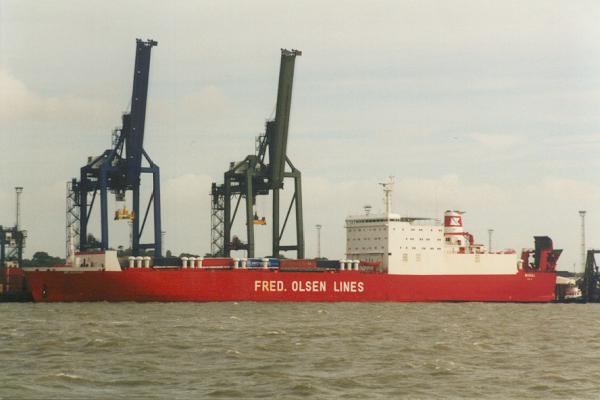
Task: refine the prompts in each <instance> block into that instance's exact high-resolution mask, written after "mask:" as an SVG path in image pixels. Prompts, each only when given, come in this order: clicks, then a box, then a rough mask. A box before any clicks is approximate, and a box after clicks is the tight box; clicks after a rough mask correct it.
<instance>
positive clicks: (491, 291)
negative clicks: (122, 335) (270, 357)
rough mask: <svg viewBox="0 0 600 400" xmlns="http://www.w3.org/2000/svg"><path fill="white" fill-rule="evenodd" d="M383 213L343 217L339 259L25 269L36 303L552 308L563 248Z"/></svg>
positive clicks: (74, 261)
mask: <svg viewBox="0 0 600 400" xmlns="http://www.w3.org/2000/svg"><path fill="white" fill-rule="evenodd" d="M386 195H387V196H388V197H387V198H386V210H385V212H384V213H381V214H371V213H370V212H369V211H370V210H369V208H367V209H366V210H365V213H364V214H363V215H356V216H350V217H348V218H347V219H346V259H344V260H322V259H313V260H308V259H305V260H292V259H275V258H262V259H260V258H258V259H257V258H251V259H246V258H202V257H190V258H187V257H182V258H180V259H178V260H177V262H176V263H175V262H174V263H172V264H173V265H167V266H159V265H153V260H152V259H151V258H150V257H142V256H138V257H129V259H128V260H127V261H126V262H125V264H126V265H121V263H120V262H119V259H118V258H117V253H116V251H114V250H104V251H91V252H90V251H87V252H77V253H74V254H73V255H72V257H70V258H69V259H68V261H67V263H66V264H65V265H61V266H56V267H53V268H37V269H29V270H27V271H26V274H27V280H28V283H29V286H30V287H31V291H32V295H33V298H34V300H35V301H37V302H63V301H64V302H69V301H71V302H72V301H76V302H78V301H112V302H120V301H135V302H148V301H164V302H167V301H196V302H208V301H294V302H296V301H298V302H300V301H315V302H338V301H352V302H385V301H390V302H417V301H419V302H432V301H488V302H550V301H553V300H555V287H556V273H555V270H556V263H557V260H558V258H559V256H560V254H561V250H555V249H554V248H553V243H552V240H551V239H550V238H549V237H547V236H537V237H535V247H534V248H532V249H524V250H523V251H522V252H521V254H520V256H518V255H517V252H516V251H514V250H501V251H491V249H488V248H486V247H485V246H484V245H481V244H477V243H476V242H475V240H474V237H473V235H472V234H470V233H469V232H467V231H465V230H464V227H463V212H460V211H446V212H445V214H444V219H443V222H442V221H440V220H439V219H431V218H415V217H402V216H400V215H399V214H395V213H392V212H390V206H391V198H390V197H389V196H390V193H389V190H388V192H386Z"/></svg>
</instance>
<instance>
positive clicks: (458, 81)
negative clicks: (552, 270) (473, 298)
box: [0, 0, 600, 271]
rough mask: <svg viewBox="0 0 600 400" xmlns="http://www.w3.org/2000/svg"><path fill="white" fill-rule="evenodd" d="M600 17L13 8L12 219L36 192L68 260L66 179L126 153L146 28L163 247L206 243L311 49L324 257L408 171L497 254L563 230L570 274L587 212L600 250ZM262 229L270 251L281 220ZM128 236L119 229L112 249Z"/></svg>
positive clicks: (305, 102) (313, 200) (292, 135)
mask: <svg viewBox="0 0 600 400" xmlns="http://www.w3.org/2000/svg"><path fill="white" fill-rule="evenodd" d="M598 20H600V3H599V2H596V1H552V0H547V1H534V0H532V1H526V2H523V1H502V2H498V1H483V0H481V1H479V0H477V1H476V0H473V1H463V0H457V1H397V0H393V1H370V2H365V1H344V2H339V1H324V0H320V1H310V0H308V1H302V2H291V1H290V2H288V1H280V0H277V1H275V0H272V1H271V0H268V1H252V2H248V1H218V2H216V1H193V2H192V1H177V0H174V1H170V2H145V1H107V0H102V1H94V0H92V1H86V2H80V1H57V0H56V1H51V0H48V1H44V2H40V1H28V0H18V1H12V0H0V148H1V149H2V157H0V205H1V207H0V224H3V225H5V226H7V225H13V224H14V222H15V193H14V187H15V186H23V187H24V192H23V197H22V204H23V206H22V226H23V228H24V229H26V230H27V231H28V235H29V237H28V241H27V248H26V256H31V254H32V253H33V252H34V251H39V250H42V251H47V252H49V253H50V254H53V255H59V256H64V253H65V190H66V189H65V185H66V181H68V180H69V179H71V178H72V177H75V176H77V175H78V174H79V168H80V167H81V166H83V165H84V163H85V162H86V159H87V157H88V156H91V155H99V154H101V153H102V152H103V151H104V150H105V149H107V148H109V147H110V144H111V132H112V130H113V128H115V127H117V126H119V124H120V118H121V114H122V113H123V112H124V111H126V110H127V109H128V106H129V103H130V98H131V84H132V76H133V71H132V70H133V62H134V49H135V39H136V38H144V39H145V38H152V39H154V40H156V41H158V47H155V48H154V49H153V50H152V61H151V71H150V85H149V97H148V109H147V118H146V135H145V149H146V151H147V152H148V154H149V155H150V156H151V157H152V159H153V160H154V161H155V162H156V163H157V164H158V165H159V166H160V168H161V189H162V205H163V208H162V220H163V229H164V230H165V232H166V233H165V247H166V249H170V250H171V251H172V252H173V253H175V254H179V253H181V252H190V253H197V254H204V253H205V252H208V251H209V250H210V196H209V193H210V184H211V182H222V180H223V173H224V172H225V170H226V169H227V167H228V165H229V162H230V161H239V160H242V159H243V158H244V157H245V156H246V155H248V154H252V153H253V152H254V140H255V137H256V136H257V135H259V134H261V133H262V132H263V130H264V123H265V121H266V120H267V119H268V118H269V117H272V116H273V112H274V106H275V100H276V92H277V77H278V69H279V57H280V49H281V48H294V49H300V50H302V51H303V55H302V56H301V57H299V58H298V59H297V60H296V73H295V80H294V93H293V100H292V112H291V119H290V130H289V141H288V156H289V158H290V159H291V160H292V162H293V163H294V165H295V166H296V167H297V168H298V169H299V170H300V171H301V172H302V179H303V182H302V184H303V200H304V219H305V221H304V229H305V240H306V248H307V254H306V255H307V256H309V257H312V256H315V255H316V251H317V234H316V229H315V225H317V224H320V225H322V226H323V228H322V230H321V237H322V239H321V240H322V242H321V248H322V254H323V255H326V256H328V257H329V258H342V257H343V256H344V244H345V232H344V219H345V218H346V216H348V215H351V214H358V213H361V212H362V209H363V206H364V205H367V204H369V205H372V206H373V209H374V211H378V210H382V208H383V201H382V197H383V196H382V192H381V187H380V186H379V185H378V183H379V182H383V181H385V180H387V179H388V177H389V176H393V177H394V179H395V188H394V200H393V208H394V210H395V211H396V212H398V213H400V214H402V215H407V216H431V217H441V215H442V213H443V211H444V210H446V209H453V210H463V211H466V214H465V217H464V222H465V225H466V228H467V230H469V231H470V232H471V233H473V234H474V235H475V238H476V239H478V241H479V242H481V243H484V244H487V240H488V229H493V230H494V233H493V247H494V248H498V249H499V248H515V249H521V248H523V247H531V246H533V236H534V235H549V236H551V237H552V239H553V240H554V243H555V247H557V248H563V249H564V253H563V256H562V258H561V260H560V262H559V266H560V268H561V269H565V270H571V271H573V270H574V268H576V269H577V270H579V269H580V262H581V260H580V253H581V229H580V223H581V220H580V217H579V213H578V211H579V210H587V217H586V242H587V246H588V247H590V248H592V247H596V248H599V247H600V174H599V172H598V171H599V170H600V159H599V158H598V156H597V155H598V154H600V152H599V150H600V44H599V43H600V24H598V23H597V21H598ZM288 188H289V189H291V185H288ZM118 206H120V205H119V204H117V203H116V202H115V201H114V199H112V200H111V206H110V207H111V210H114V209H115V208H116V207H118ZM269 212H270V211H269V201H268V200H267V199H259V200H258V202H257V213H258V214H264V215H267V216H268V215H269ZM96 219H98V218H95V220H96ZM95 220H94V222H93V223H92V228H91V230H92V231H93V232H95V231H97V223H96V222H95ZM267 221H268V220H267ZM94 224H95V225H94ZM256 229H257V253H258V254H261V253H262V254H267V253H268V252H269V249H270V245H269V234H270V226H269V225H267V227H259V226H257V228H256ZM237 232H239V233H240V236H242V237H243V236H244V233H243V226H241V225H239V226H236V227H235V228H234V233H237ZM127 238H128V227H127V225H126V223H125V222H120V223H114V224H112V225H111V243H110V244H111V246H113V247H117V246H118V245H127V240H128V239H127ZM288 239H289V238H288ZM287 241H288V242H289V240H287ZM284 242H286V240H284Z"/></svg>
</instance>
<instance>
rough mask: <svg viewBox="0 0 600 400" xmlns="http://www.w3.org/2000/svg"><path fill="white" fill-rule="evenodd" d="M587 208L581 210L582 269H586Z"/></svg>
mask: <svg viewBox="0 0 600 400" xmlns="http://www.w3.org/2000/svg"><path fill="white" fill-rule="evenodd" d="M585 213H586V212H585V210H581V211H579V215H580V216H581V270H582V271H585Z"/></svg>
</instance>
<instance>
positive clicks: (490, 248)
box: [488, 229, 494, 252]
mask: <svg viewBox="0 0 600 400" xmlns="http://www.w3.org/2000/svg"><path fill="white" fill-rule="evenodd" d="M493 233H494V230H493V229H488V251H489V252H491V251H492V234H493Z"/></svg>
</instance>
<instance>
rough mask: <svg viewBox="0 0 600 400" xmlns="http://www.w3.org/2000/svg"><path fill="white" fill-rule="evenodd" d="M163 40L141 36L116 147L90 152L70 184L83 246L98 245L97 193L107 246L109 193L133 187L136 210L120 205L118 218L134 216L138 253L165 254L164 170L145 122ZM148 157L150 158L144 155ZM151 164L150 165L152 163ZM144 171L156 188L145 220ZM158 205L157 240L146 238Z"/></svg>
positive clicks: (115, 135)
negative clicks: (154, 61)
mask: <svg viewBox="0 0 600 400" xmlns="http://www.w3.org/2000/svg"><path fill="white" fill-rule="evenodd" d="M157 44H158V43H157V42H155V41H154V40H141V39H137V40H136V53H135V67H134V74H133V90H132V95H131V110H130V111H129V112H128V113H125V114H123V116H122V126H121V127H120V128H117V129H116V130H115V131H114V133H113V147H112V148H110V149H108V150H105V151H104V152H103V153H102V154H101V155H100V156H98V157H90V158H89V160H88V163H87V165H85V166H83V167H82V168H81V174H80V180H79V181H77V180H76V179H73V180H72V182H71V185H70V188H71V189H70V190H72V191H74V192H75V196H74V198H76V203H77V206H78V207H79V216H80V217H79V248H80V249H81V250H86V249H90V248H92V247H98V245H97V244H94V243H90V242H89V241H88V222H89V219H90V215H91V212H92V209H93V206H94V203H95V200H96V197H97V194H98V193H99V194H100V228H101V237H100V243H99V247H100V249H101V250H106V249H108V248H109V241H108V194H109V192H112V193H114V194H115V196H116V199H117V201H124V200H125V193H126V192H127V191H131V192H132V207H131V211H128V210H127V209H126V208H124V209H123V210H119V211H117V213H116V215H115V219H123V218H124V219H129V220H131V225H132V233H131V237H132V254H133V255H139V254H140V251H141V250H144V249H152V250H153V251H154V257H155V258H160V257H161V218H160V171H159V167H158V165H156V164H155V163H154V162H153V161H152V160H151V159H150V157H149V156H148V153H146V151H145V150H144V124H145V119H146V101H147V95H148V77H149V73H150V52H151V50H152V47H154V46H156V45H157ZM144 160H145V161H146V163H144V162H143V161H144ZM146 164H147V165H146ZM142 174H152V187H153V190H152V194H151V195H150V198H149V199H148V204H147V206H146V209H145V213H144V214H143V219H142V220H141V226H140V218H139V217H140V216H142V214H140V183H141V176H142ZM152 205H153V206H154V207H153V212H154V215H153V220H154V242H153V243H140V238H141V236H142V233H143V231H144V227H145V226H146V221H147V218H148V214H149V212H150V208H151V206H152Z"/></svg>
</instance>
